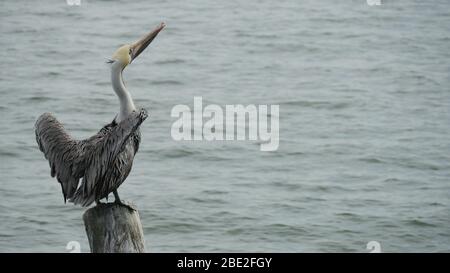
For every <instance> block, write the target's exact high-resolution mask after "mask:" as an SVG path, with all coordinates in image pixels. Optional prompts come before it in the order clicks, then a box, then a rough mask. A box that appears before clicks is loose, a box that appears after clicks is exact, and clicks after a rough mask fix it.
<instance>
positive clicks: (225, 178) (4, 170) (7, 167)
mask: <svg viewBox="0 0 450 273" xmlns="http://www.w3.org/2000/svg"><path fill="white" fill-rule="evenodd" d="M161 21H164V22H166V24H167V28H166V29H165V30H164V31H163V32H161V33H160V35H159V36H158V37H157V39H156V40H155V41H154V42H153V43H152V44H151V45H150V47H149V48H148V49H147V50H146V51H145V52H144V53H142V54H141V55H140V56H139V57H138V59H136V60H135V61H134V62H133V63H132V64H131V65H130V66H129V67H127V68H126V70H125V72H124V79H125V81H126V84H127V87H128V89H129V90H130V92H131V94H132V96H133V98H134V100H135V103H136V104H137V105H138V106H140V107H145V108H147V109H148V110H149V113H150V116H149V118H148V119H147V120H146V121H145V122H144V123H143V124H142V126H141V133H142V142H141V146H140V151H139V153H138V154H137V155H136V157H135V161H134V166H133V170H132V172H131V174H130V176H129V177H128V179H127V180H126V182H125V183H124V184H123V185H122V186H121V187H120V189H119V193H120V194H121V197H122V198H123V199H125V200H127V201H132V202H133V203H135V204H136V206H137V207H138V209H139V213H140V216H141V220H142V225H143V229H144V233H145V239H146V246H147V249H148V251H150V252H219V251H222V252H247V251H250V252H252V251H256V252H316V251H317V252H347V251H348V252H368V250H367V249H366V244H367V243H368V242H369V241H377V242H379V243H380V245H381V249H382V251H383V252H399V251H404V252H449V251H450V212H449V209H450V202H449V198H450V181H449V178H450V138H449V135H450V116H449V109H450V89H449V87H450V73H449V72H450V65H449V64H450V62H449V60H450V2H449V1H445V0H440V1H417V0H416V1H414V0H411V1H406V0H395V1H394V0H386V1H383V0H382V5H380V6H369V5H368V4H367V3H366V1H365V0H349V1H331V0H327V1H313V0H307V1H296V0H280V1H269V0H259V1H235V0H230V1H207V0H192V1H181V2H180V1H163V0H155V1H144V0H137V1H93V0H89V1H88V0H81V5H80V6H69V5H67V3H66V1H65V0H53V1H38V2H36V1H24V0H19V1H12V0H6V1H1V2H0V38H1V39H0V252H12V251H14V252H66V251H67V250H66V244H67V243H68V242H69V241H78V242H80V244H81V251H83V252H88V251H89V245H88V242H87V238H86V234H85V231H84V226H83V222H82V214H83V212H84V211H85V208H81V207H77V206H73V205H72V204H70V203H69V204H64V201H63V197H62V194H61V189H60V186H59V184H58V183H57V181H56V180H55V179H54V178H51V177H50V169H49V166H48V163H47V161H46V160H45V159H44V156H43V154H42V153H41V152H40V151H39V150H38V147H37V144H36V141H35V136H34V122H35V121H36V119H37V117H38V116H39V115H40V114H41V113H44V112H53V113H54V114H55V115H56V117H57V118H58V119H59V120H60V121H61V122H63V123H64V125H65V127H66V129H67V130H68V131H69V132H70V133H71V134H72V135H73V136H75V137H76V138H79V139H81V138H86V137H89V136H91V135H93V134H95V133H96V132H97V131H98V130H99V129H100V128H101V127H102V126H103V125H105V124H107V123H109V122H110V121H111V120H112V119H113V118H114V117H115V115H116V114H117V112H118V109H119V105H118V100H117V97H116V96H115V94H114V92H113V90H112V88H111V83H110V67H109V65H108V64H106V63H105V61H106V60H107V58H110V57H111V55H112V53H113V52H114V51H115V50H116V49H117V48H118V47H119V46H120V45H122V44H125V43H129V42H132V41H134V40H136V39H137V38H139V37H140V36H141V35H143V34H144V33H145V32H148V31H150V30H151V29H152V28H153V27H154V26H156V25H157V24H158V23H159V22H161ZM194 96H202V97H203V103H204V105H207V104H218V105H221V106H224V105H226V104H243V105H248V104H255V105H259V104H270V105H280V113H279V120H280V146H279V149H278V150H277V151H274V152H261V151H260V149H259V144H258V143H255V142H251V141H228V142H219V141H216V142H206V141H197V142H189V141H174V140H173V139H172V137H171V135H170V129H171V126H172V123H173V122H174V121H175V119H174V118H172V117H171V116H170V111H171V109H172V108H173V107H174V106H175V105H177V104H186V105H189V106H192V105H193V98H194ZM113 199H114V198H113V197H112V196H111V199H110V201H111V200H113Z"/></svg>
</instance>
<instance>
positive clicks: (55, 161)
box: [35, 109, 147, 206]
mask: <svg viewBox="0 0 450 273" xmlns="http://www.w3.org/2000/svg"><path fill="white" fill-rule="evenodd" d="M146 118H147V111H146V110H145V109H141V110H140V111H134V112H133V113H132V114H130V116H129V117H128V118H127V119H125V120H123V121H121V122H120V123H119V124H117V125H115V126H112V125H107V126H105V127H104V128H102V130H100V132H98V133H97V134H96V135H94V136H92V137H90V138H89V139H86V140H81V141H79V140H75V139H73V138H72V137H70V136H69V135H68V134H67V132H66V131H65V129H64V127H63V126H62V124H61V123H60V122H58V121H57V120H56V118H55V117H54V116H53V115H51V114H50V113H45V114H42V115H41V116H40V117H39V118H38V120H37V121H36V125H35V129H36V131H35V132H36V141H37V143H38V145H39V149H40V150H41V151H42V152H43V153H44V155H45V158H46V159H48V161H49V164H50V168H51V175H52V177H54V176H56V178H57V179H58V181H59V183H61V187H62V191H63V195H64V200H66V199H69V201H72V202H74V203H75V204H78V203H81V204H82V205H84V206H86V205H89V204H90V203H92V202H93V201H94V197H95V196H94V195H93V194H92V193H93V192H92V191H93V189H94V187H95V185H96V184H97V183H98V182H99V181H102V178H103V177H104V176H105V174H106V172H107V170H108V169H109V168H110V166H111V164H112V162H113V161H114V159H115V157H116V156H117V155H118V153H119V152H120V151H121V150H122V149H123V146H124V143H126V141H127V140H128V138H129V137H130V135H131V134H133V133H134V132H135V131H136V129H137V128H139V126H140V125H141V123H142V122H143V121H144V120H145V119H146ZM81 177H83V181H82V184H81V185H80V187H79V188H78V182H79V179H80V178H81ZM77 188H78V190H77ZM93 196H94V197H93Z"/></svg>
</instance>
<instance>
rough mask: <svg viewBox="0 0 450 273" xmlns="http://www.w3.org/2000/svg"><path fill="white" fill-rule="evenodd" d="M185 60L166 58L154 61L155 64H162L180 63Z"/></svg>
mask: <svg viewBox="0 0 450 273" xmlns="http://www.w3.org/2000/svg"><path fill="white" fill-rule="evenodd" d="M185 62H186V61H185V60H182V59H166V60H159V61H156V62H155V64H159V65H164V64H182V63H185Z"/></svg>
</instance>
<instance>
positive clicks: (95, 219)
mask: <svg viewBox="0 0 450 273" xmlns="http://www.w3.org/2000/svg"><path fill="white" fill-rule="evenodd" d="M129 206H131V207H132V208H134V210H133V209H130V208H129V207H127V206H124V205H120V204H115V203H107V204H99V205H97V206H95V207H93V208H90V209H88V210H87V211H86V212H85V213H84V214H83V221H84V226H85V228H86V234H87V237H88V240H89V246H90V248H91V252H92V253H142V252H145V246H144V233H143V231H142V224H141V221H140V218H139V213H138V211H137V210H136V209H135V207H134V206H133V205H131V204H130V205H129Z"/></svg>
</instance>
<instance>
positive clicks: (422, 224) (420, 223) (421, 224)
mask: <svg viewBox="0 0 450 273" xmlns="http://www.w3.org/2000/svg"><path fill="white" fill-rule="evenodd" d="M405 223H406V224H408V225H411V226H417V227H435V226H436V225H434V224H431V223H427V222H424V221H421V220H418V219H413V220H407V221H405Z"/></svg>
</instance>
